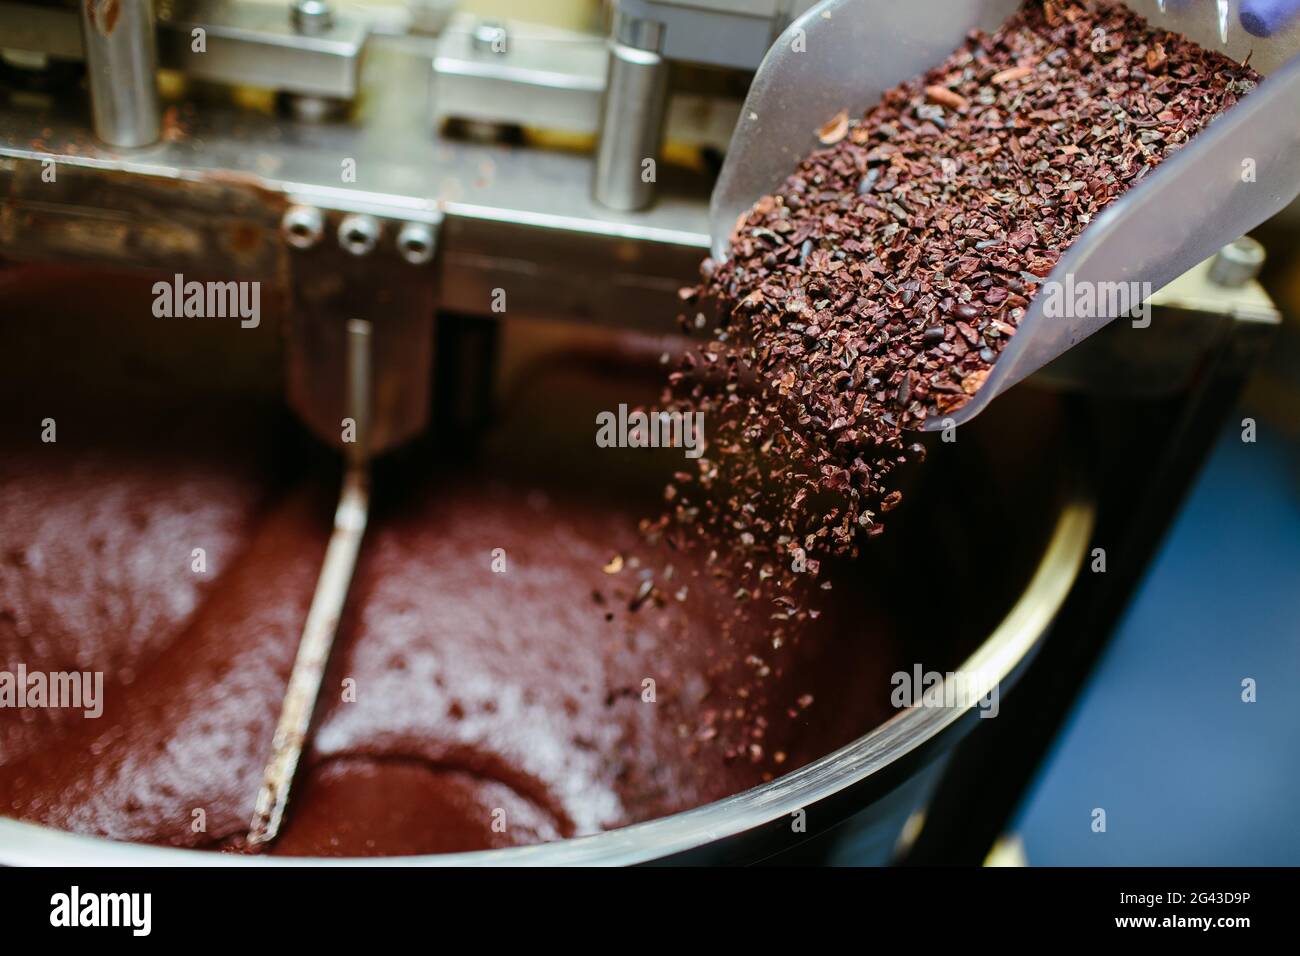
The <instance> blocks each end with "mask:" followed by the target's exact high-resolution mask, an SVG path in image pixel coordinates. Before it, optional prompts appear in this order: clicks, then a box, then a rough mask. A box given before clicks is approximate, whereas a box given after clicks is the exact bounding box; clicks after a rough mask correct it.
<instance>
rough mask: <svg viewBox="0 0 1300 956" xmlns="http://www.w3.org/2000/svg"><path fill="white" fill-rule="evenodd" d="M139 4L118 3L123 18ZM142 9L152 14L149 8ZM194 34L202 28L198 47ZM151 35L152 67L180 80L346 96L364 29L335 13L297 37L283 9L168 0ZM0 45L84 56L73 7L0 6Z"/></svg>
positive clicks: (14, 2)
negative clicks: (154, 59)
mask: <svg viewBox="0 0 1300 956" xmlns="http://www.w3.org/2000/svg"><path fill="white" fill-rule="evenodd" d="M139 3H140V0H123V2H122V3H121V4H120V9H122V10H123V11H124V14H123V16H124V17H125V11H129V10H131V9H133V8H135V7H136V6H137V5H138V4H139ZM94 6H98V4H95V5H94ZM103 6H104V8H105V9H107V8H108V7H109V5H108V4H104V5H103ZM115 6H118V5H115ZM144 7H146V8H149V9H152V4H144ZM85 9H89V7H86V8H85ZM151 15H152V14H151ZM196 30H201V31H202V42H201V44H200V43H199V37H197V36H196V34H195V31H196ZM114 32H116V31H114ZM151 32H152V31H151ZM156 34H157V44H156V46H157V63H158V65H160V66H163V67H166V68H168V69H174V70H180V71H181V72H183V73H185V74H186V75H188V76H192V77H195V78H197V79H204V80H211V81H213V82H217V83H228V84H232V85H233V84H243V85H249V86H264V87H266V88H268V89H273V90H283V91H285V92H288V93H302V94H305V95H316V96H330V97H335V98H339V99H351V98H352V97H353V96H355V95H356V92H357V73H358V63H359V61H360V58H361V51H362V49H363V48H364V46H365V43H366V39H367V37H368V36H369V34H370V27H369V26H368V24H367V23H366V22H365V21H364V20H362V19H360V18H359V17H357V16H356V15H353V14H344V13H337V14H332V15H331V16H330V18H329V24H328V26H327V27H323V26H322V24H321V23H320V22H319V21H317V23H316V26H315V28H314V29H313V30H312V31H310V32H306V33H300V32H299V30H298V29H297V28H296V27H295V25H294V22H293V20H292V18H291V16H290V11H289V9H288V7H287V5H286V7H276V6H268V5H266V4H260V3H240V2H239V0H173V2H171V3H169V4H168V5H167V6H166V9H165V10H164V11H163V12H162V13H161V14H160V15H159V16H158V18H157V30H156ZM0 48H4V49H13V50H23V51H29V52H35V53H45V54H49V55H51V56H57V57H60V58H61V59H66V60H81V59H84V58H85V55H86V54H85V43H84V40H83V37H82V34H81V29H80V27H79V25H78V14H77V13H76V12H75V11H74V10H72V9H70V8H58V7H47V6H37V5H35V4H31V3H23V2H19V0H3V2H0Z"/></svg>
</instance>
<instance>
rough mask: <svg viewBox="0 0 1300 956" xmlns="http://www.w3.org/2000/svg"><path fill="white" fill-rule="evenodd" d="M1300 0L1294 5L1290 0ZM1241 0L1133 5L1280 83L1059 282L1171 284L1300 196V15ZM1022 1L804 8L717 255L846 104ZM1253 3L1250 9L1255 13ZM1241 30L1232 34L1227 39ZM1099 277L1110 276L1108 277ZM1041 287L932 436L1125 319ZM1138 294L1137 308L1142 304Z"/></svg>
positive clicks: (1162, 181)
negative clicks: (1260, 31)
mask: <svg viewBox="0 0 1300 956" xmlns="http://www.w3.org/2000/svg"><path fill="white" fill-rule="evenodd" d="M1288 2H1289V0H1288ZM1238 3H1239V0H1166V2H1165V3H1164V4H1163V7H1164V9H1163V10H1162V9H1161V5H1160V4H1159V3H1158V2H1157V0H1130V2H1129V3H1128V4H1127V5H1128V6H1129V7H1130V8H1132V9H1133V10H1135V11H1136V12H1137V13H1140V14H1141V15H1143V16H1144V17H1146V18H1147V20H1149V21H1150V22H1151V23H1152V24H1154V25H1156V26H1158V27H1162V28H1164V29H1168V30H1172V31H1174V32H1177V33H1182V34H1183V35H1185V36H1187V37H1188V38H1190V39H1192V40H1194V41H1196V42H1197V43H1199V44H1201V45H1202V46H1204V47H1207V48H1210V49H1215V50H1219V51H1221V52H1223V53H1225V54H1227V55H1228V56H1230V57H1232V58H1233V59H1236V60H1238V61H1241V60H1244V59H1245V58H1246V56H1247V55H1250V57H1251V59H1250V63H1251V66H1253V67H1255V68H1256V69H1257V70H1258V71H1259V72H1260V73H1262V74H1264V77H1265V80H1264V82H1263V83H1261V84H1260V85H1259V87H1258V88H1257V89H1256V90H1254V91H1253V92H1251V93H1249V94H1247V95H1246V96H1245V97H1243V98H1242V99H1241V100H1240V101H1239V102H1238V103H1237V104H1236V105H1235V106H1234V107H1232V108H1231V109H1230V110H1228V111H1227V112H1225V113H1224V114H1222V115H1221V116H1219V117H1218V118H1217V119H1215V120H1214V121H1212V122H1211V123H1210V124H1209V125H1208V126H1207V127H1206V128H1205V129H1203V130H1202V131H1201V132H1200V133H1199V134H1197V135H1196V136H1195V137H1193V138H1192V140H1191V141H1190V142H1189V143H1188V144H1187V145H1185V146H1184V147H1183V148H1182V149H1180V150H1178V151H1176V152H1175V153H1174V154H1173V155H1171V156H1170V157H1169V158H1168V159H1166V160H1165V161H1164V162H1162V163H1161V164H1160V166H1159V167H1157V168H1156V169H1154V170H1153V171H1152V172H1151V173H1150V174H1149V175H1147V176H1146V177H1145V178H1144V179H1142V180H1141V181H1140V182H1138V183H1137V184H1136V185H1134V186H1133V187H1132V188H1131V189H1130V190H1129V191H1128V192H1127V193H1125V194H1124V195H1123V196H1122V197H1121V198H1119V199H1118V200H1116V201H1115V202H1114V203H1112V204H1111V205H1110V206H1109V207H1107V208H1106V210H1105V211H1104V212H1103V213H1101V214H1100V215H1098V216H1097V218H1096V219H1095V220H1094V221H1093V222H1092V223H1091V224H1090V225H1089V226H1088V227H1087V228H1086V229H1085V230H1084V231H1083V233H1082V235H1081V236H1080V237H1079V238H1078V240H1077V241H1076V242H1075V243H1074V245H1073V246H1071V247H1070V249H1069V251H1068V252H1066V253H1065V254H1064V255H1063V256H1062V257H1061V258H1060V260H1059V261H1058V262H1057V265H1056V268H1055V269H1054V270H1053V271H1052V274H1051V275H1050V276H1049V277H1048V278H1047V280H1046V282H1047V283H1052V282H1056V283H1060V284H1061V285H1062V286H1063V287H1064V286H1065V285H1066V283H1067V278H1066V277H1067V276H1069V277H1070V278H1071V281H1072V282H1073V286H1074V287H1075V288H1081V287H1082V285H1081V284H1083V283H1118V282H1123V283H1131V282H1139V283H1141V282H1149V283H1150V284H1151V285H1150V288H1151V289H1152V290H1153V291H1155V290H1158V289H1160V288H1161V287H1162V286H1164V285H1166V284H1167V283H1169V282H1171V281H1173V280H1174V279H1176V278H1177V277H1178V276H1180V275H1182V274H1183V273H1184V272H1186V271H1188V270H1189V269H1191V268H1192V267H1193V266H1195V265H1196V264H1197V263H1199V262H1201V261H1203V260H1204V259H1207V258H1209V257H1210V256H1211V255H1213V254H1214V253H1215V252H1216V251H1217V250H1218V249H1220V248H1221V247H1223V246H1224V245H1226V244H1227V243H1229V242H1232V241H1234V240H1235V239H1238V238H1240V237H1241V236H1242V235H1244V234H1245V233H1247V232H1249V231H1250V230H1251V229H1254V228H1255V227H1256V226H1258V225H1259V224H1260V223H1262V222H1264V221H1265V220H1266V219H1268V218H1269V217H1271V216H1273V215H1274V214H1276V213H1277V212H1279V211H1280V210H1281V209H1282V208H1283V207H1285V206H1286V205H1288V204H1289V203H1290V202H1291V201H1292V200H1293V199H1295V197H1296V195H1297V194H1298V193H1300V18H1297V17H1292V18H1290V19H1289V20H1285V19H1283V18H1280V17H1279V18H1277V19H1276V23H1277V29H1276V30H1275V31H1274V33H1273V35H1272V36H1269V37H1259V36H1254V35H1252V34H1250V33H1248V32H1247V31H1246V30H1245V29H1244V28H1243V27H1242V26H1241V25H1240V22H1239V20H1238V17H1239V15H1241V13H1242V11H1241V8H1240V7H1239V6H1238ZM1019 6H1020V3H1019V0H901V2H900V0H824V2H823V3H820V4H818V5H817V6H815V7H812V8H811V9H809V10H808V11H807V12H806V13H805V14H804V15H803V16H801V17H799V18H798V19H797V20H795V21H794V23H792V24H791V25H790V27H789V28H788V29H787V30H786V31H785V32H784V33H783V34H782V35H781V37H780V38H779V39H778V40H777V41H776V43H775V44H773V46H772V48H771V49H770V50H769V51H768V53H767V56H766V57H765V58H764V59H763V62H762V64H761V65H760V66H759V68H758V73H757V75H756V76H755V78H754V83H753V86H752V87H751V88H750V91H749V96H748V98H747V99H746V100H745V106H744V108H743V109H742V110H741V115H740V120H739V121H738V122H737V124H736V131H735V133H733V134H732V138H731V146H730V148H729V150H728V151H727V159H726V162H725V164H724V165H723V167H722V173H721V175H720V176H719V178H718V183H717V186H716V188H715V189H714V191H713V199H712V202H711V205H710V228H711V232H712V236H713V255H714V257H715V258H717V259H719V260H721V259H723V258H725V257H726V255H727V251H728V250H727V243H728V237H729V236H730V235H731V232H732V229H733V228H734V226H735V223H736V220H737V217H738V216H740V214H741V213H743V212H744V211H745V210H747V209H748V208H749V207H750V206H752V205H753V204H754V202H755V201H756V200H758V199H759V198H761V197H762V196H763V195H765V194H767V193H769V192H771V191H772V190H773V189H775V188H777V186H779V185H780V183H781V182H782V180H784V178H785V177H786V176H788V175H789V174H790V173H791V172H793V171H794V169H795V167H796V166H797V165H798V163H799V161H800V160H801V159H802V158H803V157H804V156H806V155H807V154H808V153H810V152H811V151H812V150H814V149H817V148H820V146H821V144H820V143H819V142H818V139H817V130H818V129H819V128H820V127H822V126H823V125H825V124H826V123H827V121H828V120H830V119H831V118H832V117H834V116H835V115H836V114H837V113H839V112H840V111H841V110H847V111H848V113H849V115H850V116H861V115H862V114H863V113H864V112H866V110H867V108H868V107H870V106H871V105H873V104H874V103H876V102H878V101H879V99H880V96H881V94H882V93H883V92H884V91H885V90H887V89H890V88H892V87H894V86H896V85H898V84H899V83H901V82H903V81H905V80H908V79H911V78H912V77H914V76H918V75H920V74H921V73H924V72H926V71H927V70H929V69H931V68H933V67H935V66H937V65H938V64H939V63H941V62H942V61H943V60H944V59H945V58H946V57H947V56H948V55H949V54H950V53H951V52H952V51H953V50H955V49H956V48H957V47H958V46H960V45H961V43H962V41H963V39H964V38H965V36H966V34H967V33H968V32H969V31H971V30H974V29H980V30H984V31H988V32H992V31H993V30H996V29H997V28H998V27H999V26H1000V25H1001V24H1002V23H1003V22H1004V21H1005V20H1006V19H1007V18H1008V17H1009V16H1011V14H1013V13H1014V12H1015V11H1016V10H1017V9H1018V8H1019ZM1246 13H1247V14H1248V13H1249V11H1248V10H1247V11H1246ZM1225 37H1226V39H1225ZM1094 288H1097V286H1094ZM1045 298H1046V297H1045V296H1043V295H1041V294H1040V295H1038V296H1036V297H1035V298H1034V300H1033V302H1032V303H1031V304H1030V307H1029V309H1028V311H1027V313H1026V314H1025V316H1024V318H1022V319H1021V321H1020V326H1019V329H1018V330H1017V332H1016V334H1015V336H1014V337H1013V338H1012V340H1011V342H1010V344H1009V345H1008V346H1007V347H1006V348H1005V349H1004V350H1003V351H1002V354H1001V355H1000V356H999V358H998V360H997V362H996V363H995V364H994V366H993V369H992V371H990V373H989V376H988V378H987V379H986V380H985V382H984V384H983V386H982V387H981V388H980V390H979V391H978V392H976V393H975V395H974V396H972V397H971V399H970V401H968V402H967V403H966V404H965V405H963V406H962V407H961V408H959V409H957V410H955V411H952V412H950V413H948V414H947V415H944V416H942V417H939V418H931V419H930V420H928V421H927V422H926V424H925V428H926V430H927V431H929V430H935V429H939V428H942V427H944V426H945V425H947V424H957V425H960V424H961V423H963V422H965V421H967V420H968V419H970V418H973V417H974V416H975V415H978V414H979V413H980V411H982V410H983V409H984V407H985V406H986V405H988V403H989V402H991V401H992V400H993V399H994V398H996V397H997V396H998V395H999V394H1001V393H1002V392H1004V391H1006V390H1007V389H1008V388H1010V387H1011V386H1012V385H1014V384H1016V383H1017V382H1019V381H1020V380H1021V379H1023V378H1025V377H1026V376H1027V375H1029V374H1031V373H1033V372H1034V371H1036V370H1038V369H1039V368H1041V367H1043V366H1044V365H1046V364H1047V363H1048V362H1050V361H1051V360H1052V359H1054V358H1056V357H1057V356H1058V355H1060V354H1061V353H1062V352H1064V351H1066V350H1067V349H1069V348H1070V347H1071V346H1073V345H1074V344H1076V343H1077V342H1079V341H1080V340H1082V339H1084V338H1086V337H1087V336H1089V335H1091V334H1092V333H1093V332H1096V331H1097V330H1098V329H1100V328H1101V327H1102V326H1104V325H1106V324H1107V323H1108V322H1110V321H1111V319H1113V318H1114V316H1103V315H1098V316H1095V317H1089V318H1079V317H1057V316H1056V315H1046V314H1044V302H1045ZM1134 304H1136V303H1134Z"/></svg>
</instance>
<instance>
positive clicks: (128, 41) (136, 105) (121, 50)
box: [78, 0, 160, 147]
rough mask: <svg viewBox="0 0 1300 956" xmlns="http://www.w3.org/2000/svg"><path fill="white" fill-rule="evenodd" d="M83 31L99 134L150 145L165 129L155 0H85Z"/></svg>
mask: <svg viewBox="0 0 1300 956" xmlns="http://www.w3.org/2000/svg"><path fill="white" fill-rule="evenodd" d="M78 7H79V8H80V10H81V33H82V37H83V39H84V41H85V46H86V74H87V77H88V78H89V84H90V106H91V112H92V114H93V117H94V124H95V135H96V136H98V137H99V138H100V139H102V140H103V141H104V142H105V143H108V144H109V145H111V146H126V147H132V146H148V145H149V144H150V143H153V142H156V141H157V139H158V133H159V126H160V123H159V109H158V77H157V70H158V55H157V51H156V38H155V36H154V11H153V0H82V2H81V3H79V4H78Z"/></svg>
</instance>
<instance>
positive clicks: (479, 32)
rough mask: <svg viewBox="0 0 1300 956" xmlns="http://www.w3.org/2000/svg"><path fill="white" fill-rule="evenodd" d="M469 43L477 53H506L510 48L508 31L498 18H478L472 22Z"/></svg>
mask: <svg viewBox="0 0 1300 956" xmlns="http://www.w3.org/2000/svg"><path fill="white" fill-rule="evenodd" d="M470 43H471V45H472V46H473V48H474V50H475V51H477V52H478V53H507V52H509V50H510V33H509V32H508V31H507V30H506V25H505V24H504V23H502V22H501V21H500V20H480V21H479V22H478V23H476V24H474V32H473V33H472V34H471V35H470Z"/></svg>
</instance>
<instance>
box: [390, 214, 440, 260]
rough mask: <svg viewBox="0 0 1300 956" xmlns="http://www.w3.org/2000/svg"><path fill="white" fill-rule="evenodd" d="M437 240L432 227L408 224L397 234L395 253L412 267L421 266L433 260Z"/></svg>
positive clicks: (419, 223) (416, 223) (422, 224)
mask: <svg viewBox="0 0 1300 956" xmlns="http://www.w3.org/2000/svg"><path fill="white" fill-rule="evenodd" d="M436 244H437V239H436V238H435V236H434V234H433V227H432V226H430V225H429V224H428V223H424V222H408V223H407V224H406V225H404V226H402V231H401V232H399V233H398V234H397V251H398V253H400V254H401V256H402V258H403V259H405V260H406V261H407V262H409V263H410V264H411V265H413V266H422V265H424V264H425V263H426V262H429V261H430V260H431V259H433V252H434V248H435V246H436Z"/></svg>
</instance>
